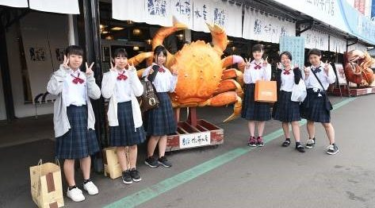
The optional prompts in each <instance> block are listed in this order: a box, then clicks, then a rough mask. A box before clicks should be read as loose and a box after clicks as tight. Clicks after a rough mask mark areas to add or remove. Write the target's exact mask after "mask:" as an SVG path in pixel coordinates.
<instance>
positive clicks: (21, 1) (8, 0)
mask: <svg viewBox="0 0 375 208" xmlns="http://www.w3.org/2000/svg"><path fill="white" fill-rule="evenodd" d="M0 5H3V6H9V7H17V8H26V7H28V6H29V4H28V3H27V0H17V1H15V0H0Z"/></svg>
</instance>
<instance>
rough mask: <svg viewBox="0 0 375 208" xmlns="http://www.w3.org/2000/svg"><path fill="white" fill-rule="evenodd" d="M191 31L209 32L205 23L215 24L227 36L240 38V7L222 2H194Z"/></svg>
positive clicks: (198, 0)
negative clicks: (221, 28) (223, 30)
mask: <svg viewBox="0 0 375 208" xmlns="http://www.w3.org/2000/svg"><path fill="white" fill-rule="evenodd" d="M193 10H194V14H193V16H194V18H193V30H194V31H201V32H210V31H209V30H208V27H207V24H206V23H211V24H217V25H220V26H221V27H223V28H224V29H225V32H226V33H227V35H228V36H234V37H242V6H238V5H236V4H232V3H229V2H223V1H215V2H214V1H202V0H194V5H193Z"/></svg>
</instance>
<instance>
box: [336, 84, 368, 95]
mask: <svg viewBox="0 0 375 208" xmlns="http://www.w3.org/2000/svg"><path fill="white" fill-rule="evenodd" d="M332 94H333V95H335V96H345V97H358V96H363V95H369V94H375V86H370V87H358V88H357V87H356V88H353V87H348V86H347V85H342V86H339V87H335V88H334V89H333V92H332Z"/></svg>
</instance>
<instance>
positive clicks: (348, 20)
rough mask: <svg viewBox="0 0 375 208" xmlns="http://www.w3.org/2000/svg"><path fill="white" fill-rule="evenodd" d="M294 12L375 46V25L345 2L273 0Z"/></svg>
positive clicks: (329, 0)
mask: <svg viewBox="0 0 375 208" xmlns="http://www.w3.org/2000/svg"><path fill="white" fill-rule="evenodd" d="M273 1H274V2H277V3H279V4H282V5H284V6H286V7H289V8H291V9H293V10H296V11H299V12H302V13H304V14H306V15H308V16H310V17H312V18H314V19H316V20H318V21H321V22H323V23H325V24H327V25H330V26H331V27H332V28H335V29H336V30H338V31H342V32H344V33H347V34H349V35H351V36H355V37H358V38H359V39H361V40H362V41H364V42H367V43H369V44H372V45H374V44H375V23H373V22H372V21H371V20H370V19H369V18H367V17H365V16H363V15H362V14H360V13H359V12H358V11H357V10H356V9H355V8H353V7H352V6H350V5H349V3H348V2H347V1H344V0H327V1H301V0H289V1H284V0H273Z"/></svg>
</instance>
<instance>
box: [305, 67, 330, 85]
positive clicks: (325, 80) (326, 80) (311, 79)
mask: <svg viewBox="0 0 375 208" xmlns="http://www.w3.org/2000/svg"><path fill="white" fill-rule="evenodd" d="M324 65H325V64H324V63H323V62H321V63H320V66H318V67H314V66H311V67H308V68H307V70H310V74H309V76H308V77H307V78H305V83H306V88H307V89H320V90H323V89H322V87H321V85H320V84H319V82H318V80H317V79H316V78H315V76H314V74H313V72H312V70H316V69H318V68H319V69H320V72H316V76H317V77H318V78H319V80H320V82H321V83H322V85H323V87H324V90H327V89H328V87H329V85H330V84H333V83H334V82H335V81H336V75H335V72H334V71H333V68H332V66H331V65H329V70H328V76H327V74H326V72H325V71H324Z"/></svg>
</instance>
